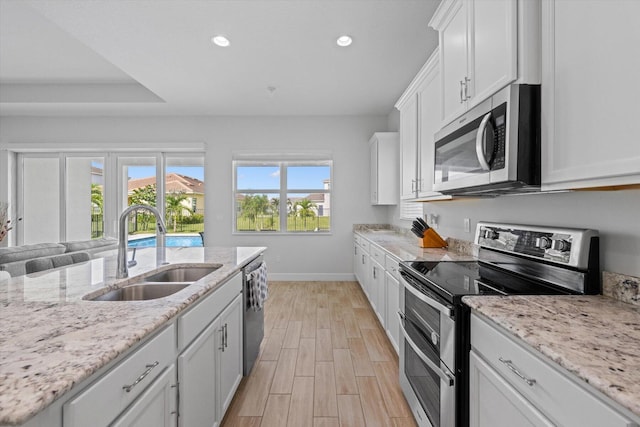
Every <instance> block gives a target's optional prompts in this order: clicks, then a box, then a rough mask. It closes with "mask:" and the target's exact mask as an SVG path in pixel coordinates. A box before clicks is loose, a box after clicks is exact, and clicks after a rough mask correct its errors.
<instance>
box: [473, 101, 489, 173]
mask: <svg viewBox="0 0 640 427" xmlns="http://www.w3.org/2000/svg"><path fill="white" fill-rule="evenodd" d="M489 119H491V113H487V114H486V115H485V116H484V117H483V118H482V121H481V122H480V126H479V127H478V133H477V134H476V155H477V156H478V161H479V162H480V167H481V168H482V170H485V171H488V170H490V169H491V167H490V166H489V163H487V159H486V158H485V157H484V135H485V133H486V132H487V123H489Z"/></svg>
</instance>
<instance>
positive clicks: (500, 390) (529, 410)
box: [469, 351, 553, 427]
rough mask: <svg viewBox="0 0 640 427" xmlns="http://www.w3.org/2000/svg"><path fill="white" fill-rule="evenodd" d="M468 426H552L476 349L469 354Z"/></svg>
mask: <svg viewBox="0 0 640 427" xmlns="http://www.w3.org/2000/svg"><path fill="white" fill-rule="evenodd" d="M469 390H470V394H471V396H472V397H473V398H472V399H471V401H470V402H469V426H470V427H513V426H519V427H520V426H521V427H525V426H549V427H551V426H553V423H552V422H551V421H549V420H548V419H547V418H545V416H544V415H542V414H541V413H540V411H538V410H537V409H536V408H535V407H534V406H533V405H532V404H531V403H529V401H528V400H527V399H525V398H524V397H522V395H521V394H520V393H518V392H517V391H516V390H515V389H514V388H513V387H511V386H510V385H509V383H507V382H506V381H505V380H504V379H503V378H502V377H501V376H500V374H498V373H497V372H496V371H494V370H493V369H491V367H490V366H489V365H487V364H486V363H485V362H484V361H482V359H480V358H479V357H478V356H477V354H476V352H474V351H472V352H471V354H470V355H469Z"/></svg>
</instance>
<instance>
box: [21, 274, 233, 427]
mask: <svg viewBox="0 0 640 427" xmlns="http://www.w3.org/2000/svg"><path fill="white" fill-rule="evenodd" d="M241 292H242V274H241V273H237V274H236V275H235V276H233V277H232V278H230V279H229V280H228V281H227V282H226V283H224V284H222V285H220V287H218V288H217V289H216V290H215V291H213V292H212V293H210V294H209V295H207V296H205V297H204V298H202V299H201V301H199V302H198V303H196V304H194V305H193V306H192V307H190V308H189V309H188V310H187V311H185V312H184V313H181V314H180V316H178V317H177V318H176V319H174V320H173V321H172V322H170V323H169V324H168V325H167V326H165V327H164V328H163V329H161V330H160V331H159V332H158V333H156V334H155V335H154V336H153V337H152V338H150V339H148V340H147V341H146V342H144V343H143V344H141V345H140V346H139V347H138V348H137V349H135V350H133V351H132V352H131V353H130V354H129V355H127V356H126V357H124V358H123V359H122V360H121V361H119V362H118V363H115V364H113V366H111V367H108V368H104V372H103V373H102V374H101V375H96V379H95V380H91V382H90V383H88V385H87V386H86V387H85V388H83V389H82V390H81V391H79V392H77V393H75V394H74V395H73V396H71V397H70V398H68V400H67V401H65V402H54V404H52V405H51V407H50V408H47V410H45V411H43V412H42V413H41V414H39V415H38V416H37V417H34V418H33V419H31V420H29V421H28V422H27V423H26V424H25V426H29V427H31V426H34V427H36V426H37V427H40V426H47V427H55V426H58V427H59V426H62V427H86V426H107V425H109V426H118V427H175V426H176V425H179V426H182V427H213V426H217V425H219V424H220V421H221V420H222V418H223V417H224V414H225V412H226V410H227V409H228V407H229V404H230V403H231V400H232V399H233V396H234V394H235V392H236V390H237V388H238V385H239V384H240V381H241V380H242V362H243V357H242V319H243V306H242V294H241ZM176 338H177V339H176ZM60 411H61V412H62V416H60V415H59V414H60Z"/></svg>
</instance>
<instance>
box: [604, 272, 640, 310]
mask: <svg viewBox="0 0 640 427" xmlns="http://www.w3.org/2000/svg"><path fill="white" fill-rule="evenodd" d="M638 287H640V277H633V276H625V275H623V274H617V273H611V272H608V271H604V272H602V294H603V295H605V296H608V297H610V298H614V299H617V300H620V301H622V302H626V303H629V304H634V305H640V295H639V294H638Z"/></svg>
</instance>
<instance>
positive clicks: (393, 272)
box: [384, 255, 400, 353]
mask: <svg viewBox="0 0 640 427" xmlns="http://www.w3.org/2000/svg"><path fill="white" fill-rule="evenodd" d="M385 269H386V272H385V281H384V288H385V303H386V306H385V311H386V315H385V329H386V331H387V336H388V337H389V341H391V345H392V346H393V348H394V349H395V350H396V353H398V352H399V347H398V342H399V340H400V321H399V320H398V311H400V281H399V279H398V276H399V274H400V272H399V270H398V261H396V260H395V259H393V258H392V257H390V256H389V255H387V262H386V264H385Z"/></svg>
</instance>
